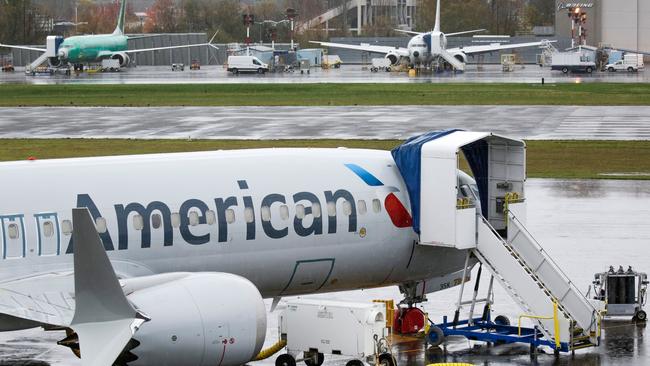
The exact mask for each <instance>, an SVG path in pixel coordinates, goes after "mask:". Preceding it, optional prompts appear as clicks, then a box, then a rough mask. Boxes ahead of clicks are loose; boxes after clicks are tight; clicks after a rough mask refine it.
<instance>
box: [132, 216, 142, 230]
mask: <svg viewBox="0 0 650 366" xmlns="http://www.w3.org/2000/svg"><path fill="white" fill-rule="evenodd" d="M133 228H134V229H135V230H138V231H141V230H143V229H144V218H143V217H142V215H140V214H135V215H133Z"/></svg>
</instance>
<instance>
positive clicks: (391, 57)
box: [386, 52, 400, 65]
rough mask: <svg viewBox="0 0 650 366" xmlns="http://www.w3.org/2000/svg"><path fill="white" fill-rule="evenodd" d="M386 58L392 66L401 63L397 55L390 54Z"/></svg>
mask: <svg viewBox="0 0 650 366" xmlns="http://www.w3.org/2000/svg"><path fill="white" fill-rule="evenodd" d="M386 58H387V59H389V60H390V64H391V65H397V63H398V62H399V59H400V56H399V55H398V54H396V53H392V52H391V53H389V54H387V55H386Z"/></svg>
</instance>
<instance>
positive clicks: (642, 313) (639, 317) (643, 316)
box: [634, 310, 648, 322]
mask: <svg viewBox="0 0 650 366" xmlns="http://www.w3.org/2000/svg"><path fill="white" fill-rule="evenodd" d="M634 319H635V320H638V321H640V322H644V321H646V320H648V314H646V312H645V311H643V310H639V311H637V312H636V314H634Z"/></svg>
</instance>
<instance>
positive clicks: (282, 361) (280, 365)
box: [275, 353, 296, 366]
mask: <svg viewBox="0 0 650 366" xmlns="http://www.w3.org/2000/svg"><path fill="white" fill-rule="evenodd" d="M275 366H296V359H295V358H293V356H291V355H290V354H288V353H285V354H283V355H280V356H278V358H276V359H275Z"/></svg>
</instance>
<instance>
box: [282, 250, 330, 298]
mask: <svg viewBox="0 0 650 366" xmlns="http://www.w3.org/2000/svg"><path fill="white" fill-rule="evenodd" d="M333 269H334V258H323V259H312V260H303V261H297V262H296V265H295V267H294V269H293V273H292V274H291V277H290V278H289V281H288V282H287V285H286V286H285V287H284V290H282V293H281V295H291V294H295V293H306V292H314V291H318V290H320V289H321V288H322V287H323V286H325V284H326V283H327V280H329V278H330V275H331V274H332V270H333Z"/></svg>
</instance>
